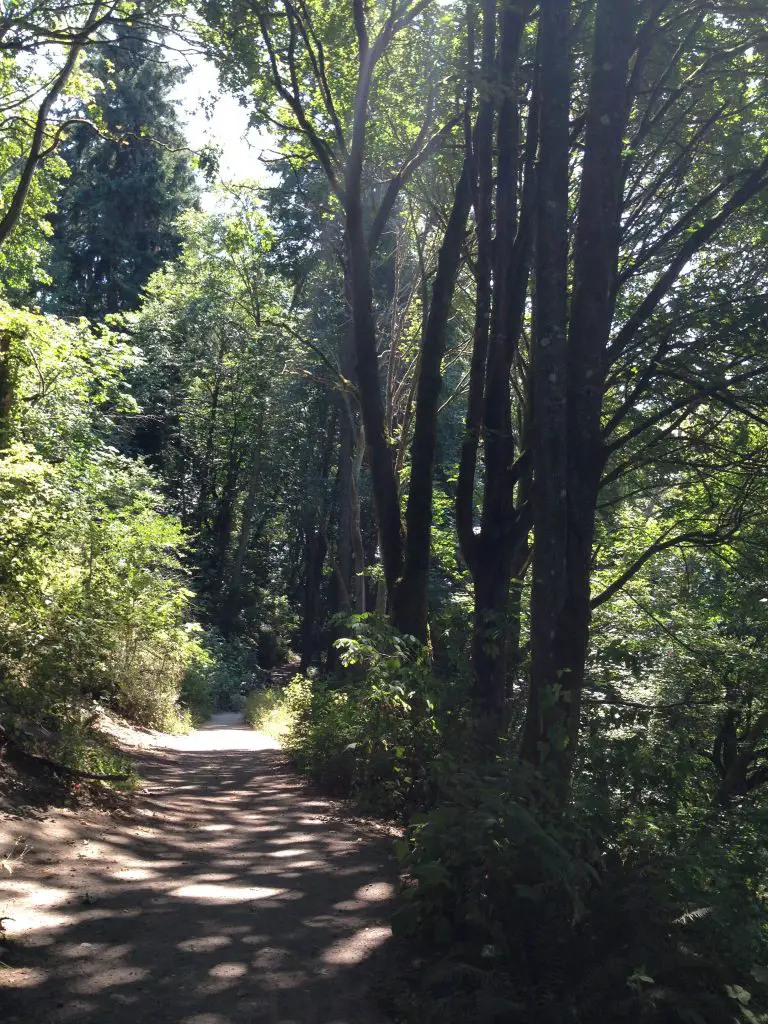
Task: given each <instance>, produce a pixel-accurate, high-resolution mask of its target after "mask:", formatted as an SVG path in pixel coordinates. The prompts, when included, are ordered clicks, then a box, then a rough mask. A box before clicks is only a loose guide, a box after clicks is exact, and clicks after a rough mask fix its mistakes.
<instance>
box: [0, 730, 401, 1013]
mask: <svg viewBox="0 0 768 1024" xmlns="http://www.w3.org/2000/svg"><path fill="white" fill-rule="evenodd" d="M173 744H174V749H173V750H161V749H150V750H143V751H140V752H139V753H138V755H137V757H136V761H137V767H138V770H139V771H140V773H141V775H142V777H143V779H144V780H145V786H146V788H145V792H144V794H143V796H142V797H141V798H140V800H139V802H138V807H137V808H136V810H135V812H132V814H131V815H130V817H123V818H115V817H110V816H108V815H106V814H103V813H99V812H89V813H88V814H87V815H83V814H78V813H66V812H62V813H58V812H57V813H56V814H55V815H54V816H51V817H49V818H45V819H42V820H37V821H31V822H30V821H23V822H22V821H17V822H10V821H0V829H2V833H3V835H2V838H1V839H0V855H2V854H3V852H4V847H3V846H2V844H3V843H6V844H7V843H8V842H12V841H13V840H15V839H16V838H17V837H18V836H20V835H22V834H23V836H24V841H25V842H27V843H28V844H29V847H30V849H29V851H28V853H27V855H26V856H25V857H24V858H23V860H22V861H21V862H20V863H19V864H18V866H17V867H16V869H15V870H14V872H13V874H10V875H9V874H5V875H4V876H3V877H0V916H8V917H10V918H12V920H10V921H6V927H7V928H8V934H9V937H10V939H11V940H12V946H11V949H10V952H9V953H8V954H5V955H3V956H0V960H3V959H8V960H9V961H10V966H9V967H8V968H6V969H0V1020H2V1021H3V1024H22V1022H23V1024H60V1022H61V1024H64V1022H77V1024H80V1022H83V1024H84V1022H88V1024H128V1022H130V1024H155V1022H157V1024H159V1022H178V1024H262V1022H263V1024H364V1022H371V1024H380V1022H381V1021H382V1015H381V1013H380V1011H379V1010H378V1009H377V1008H376V1006H375V1003H374V1001H373V1000H372V998H371V996H370V992H369V987H370V984H371V957H372V956H373V955H374V953H375V952H376V951H377V950H381V948H382V947H383V945H384V943H386V941H387V939H388V937H389V928H388V926H387V924H386V921H387V917H388V912H389V909H390V908H389V905H388V904H389V901H390V899H391V894H392V885H391V878H392V867H391V865H390V864H389V863H388V860H389V857H388V852H389V851H388V846H389V844H388V842H387V841H386V840H385V839H382V838H381V837H379V836H376V835H373V834H372V833H371V832H369V831H367V830H364V829H362V828H358V827H357V826H354V825H352V824H349V823H346V822H344V821H341V820H339V819H338V818H334V816H333V807H332V805H331V804H329V803H328V802H327V801H324V800H321V799H316V798H314V797H313V796H312V795H311V794H309V793H308V792H307V790H306V788H305V786H304V785H303V783H302V782H301V781H300V780H299V779H298V778H297V777H296V776H295V774H293V772H292V771H291V770H290V769H289V767H288V766H287V764H286V759H285V757H284V755H283V754H281V753H280V752H279V750H275V749H264V748H265V747H267V746H270V745H271V744H270V741H269V740H267V739H266V737H259V735H258V734H256V733H253V732H252V731H250V730H244V729H243V728H242V727H240V728H238V723H237V720H236V719H234V720H226V721H222V720H221V719H219V720H218V721H215V722H214V723H212V725H211V727H210V728H207V729H204V730H201V731H198V732H197V733H194V734H192V735H191V736H190V737H183V738H180V739H179V740H175V741H173ZM258 747H261V748H262V749H258ZM244 748H245V749H244ZM7 826H11V827H10V828H8V827H7ZM14 828H15V831H14ZM2 944H3V943H2V936H0V946H1V945H2Z"/></svg>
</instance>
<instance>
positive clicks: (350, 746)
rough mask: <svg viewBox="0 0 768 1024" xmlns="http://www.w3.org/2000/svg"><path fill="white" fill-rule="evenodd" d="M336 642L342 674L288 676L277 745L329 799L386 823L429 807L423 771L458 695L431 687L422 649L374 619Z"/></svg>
mask: <svg viewBox="0 0 768 1024" xmlns="http://www.w3.org/2000/svg"><path fill="white" fill-rule="evenodd" d="M346 628H347V631H348V632H349V634H350V635H348V636H347V637H344V638H342V639H340V640H338V641H337V642H336V647H337V650H338V651H339V656H340V661H341V665H342V667H341V669H340V671H339V672H338V673H337V674H336V675H333V676H329V677H326V678H320V677H317V678H306V677H300V676H297V677H296V678H295V679H294V680H293V682H292V683H291V684H290V685H289V686H288V687H287V688H286V691H285V706H286V709H287V712H288V714H289V716H290V718H291V720H292V722H293V725H292V728H291V731H290V733H289V734H288V735H287V737H286V746H287V748H288V749H289V750H290V751H291V752H292V754H293V756H294V758H295V760H296V762H297V764H298V766H299V768H300V769H301V770H303V771H305V772H306V773H307V774H309V775H310V776H311V777H312V778H313V779H314V780H315V781H317V782H318V783H320V784H321V785H322V786H324V787H325V788H326V789H328V790H329V791H331V792H333V793H335V794H337V795H340V796H352V797H354V798H355V799H356V801H357V802H358V803H360V804H361V805H363V806H365V807H367V808H368V809H371V810H375V811H378V812H381V813H384V814H387V815H390V816H397V817H404V816H407V814H408V813H409V812H410V811H412V810H414V809H415V808H418V807H422V806H424V805H425V803H427V802H429V800H430V787H431V780H430V773H429V766H430V763H431V762H432V760H433V759H434V757H435V756H436V755H437V753H438V751H439V750H440V749H441V747H442V745H443V743H444V742H445V738H446V736H447V735H448V734H449V733H450V730H451V728H452V727H453V724H454V723H455V721H456V719H457V718H458V717H459V714H460V708H461V698H462V696H463V691H462V689H461V687H456V688H455V689H453V688H452V687H451V686H450V685H447V684H446V685H443V684H442V683H441V682H439V681H438V680H436V679H435V676H434V674H433V672H432V667H431V664H430V661H429V658H428V656H427V653H426V651H424V650H423V649H422V648H420V647H419V646H418V645H417V644H416V643H415V641H413V639H412V638H408V637H403V636H400V635H399V634H397V633H396V632H395V631H394V630H393V629H392V628H391V627H390V626H389V625H388V624H387V623H386V622H385V621H383V620H382V619H381V618H379V617H377V616H376V615H361V616H355V617H354V618H352V619H350V620H348V621H347V623H346Z"/></svg>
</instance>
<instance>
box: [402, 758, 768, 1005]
mask: <svg viewBox="0 0 768 1024" xmlns="http://www.w3.org/2000/svg"><path fill="white" fill-rule="evenodd" d="M438 767H439V772H438V774H439V776H440V788H441V792H442V799H441V801H440V803H439V804H438V805H437V806H436V807H435V808H434V809H432V810H431V811H430V812H429V813H428V814H426V815H424V816H422V817H421V818H417V819H414V821H413V822H412V824H411V826H410V828H409V830H408V833H407V840H406V841H404V842H402V843H400V844H399V850H398V852H399V854H400V857H401V860H402V863H403V867H404V868H405V870H406V871H407V874H408V879H409V881H408V883H407V884H406V886H405V888H404V891H403V896H402V903H401V907H400V909H399V910H398V912H397V914H396V917H395V921H394V924H395V930H396V932H397V933H398V934H400V935H401V936H403V937H406V938H409V939H411V940H417V941H418V943H419V946H420V948H426V949H429V950H430V957H431V958H432V957H434V966H433V967H432V968H431V969H430V970H428V971H427V972H426V973H425V975H424V980H423V987H422V988H421V990H420V992H419V993H418V997H417V1005H418V1007H419V1011H418V1013H419V1017H420V1019H422V1020H423V1019H424V1018H425V1016H426V1018H427V1019H428V1020H435V1021H437V1020H442V1021H445V1020H446V1019H448V1020H451V1021H453V1020H456V1021H459V1020H483V1021H486V1020H488V1021H493V1020H499V1021H501V1020H504V1021H520V1024H523V1022H528V1021H531V1020H536V1021H542V1022H545V1024H548V1022H551V1024H559V1022H560V1021H563V1020H571V1021H575V1022H583V1024H587V1022H590V1021H594V1020H596V1019H600V1020H606V1021H611V1022H614V1021H615V1022H618V1021H624V1020H632V1021H647V1022H673V1021H676V1022H680V1024H683V1022H686V1021H696V1022H704V1024H721V1022H725V1021H736V1020H750V1021H753V1022H754V1021H757V1020H764V1019H765V1018H763V1017H761V1016H759V1015H758V1014H759V1011H758V1010H757V1005H758V1004H765V988H764V982H765V981H766V978H768V972H766V971H765V970H764V969H763V967H762V959H763V958H764V956H765V953H764V949H765V946H764V936H765V930H766V927H767V926H768V915H767V914H766V909H765V907H764V906H763V903H762V900H761V898H759V893H758V885H759V884H761V883H758V885H756V884H755V883H756V882H757V881H758V879H759V878H761V877H764V876H765V867H766V864H768V860H766V855H765V853H766V851H765V848H764V847H765V844H764V843H763V842H762V841H758V842H756V841H755V840H756V838H757V837H756V835H755V834H754V831H753V830H755V829H756V830H757V831H758V832H760V831H761V828H762V822H760V823H757V822H753V823H752V824H751V826H748V825H747V824H746V823H742V825H741V827H738V825H737V823H735V822H734V821H733V820H732V818H731V817H729V816H727V815H721V814H718V813H717V812H712V811H711V809H710V811H709V813H708V814H706V815H702V816H699V817H698V818H697V817H696V816H691V818H690V819H689V820H688V821H685V820H681V819H680V818H667V819H665V818H663V817H660V816H656V817H653V816H652V815H640V814H638V815H637V816H636V820H635V821H634V822H627V821H623V822H622V821H617V822H616V823H615V824H614V826H613V831H612V832H611V833H610V834H603V836H602V838H601V839H598V833H597V832H596V830H595V827H594V826H595V822H594V820H593V816H592V815H591V813H590V808H589V807H585V806H584V805H582V806H580V807H576V806H575V807H574V808H573V809H572V810H571V811H570V812H569V813H568V814H561V815H559V816H558V817H556V818H554V817H551V816H547V814H545V813H543V812H542V811H541V810H538V811H537V810H536V803H537V802H536V795H537V789H538V786H537V780H536V778H535V777H534V776H532V775H530V774H527V775H526V774H524V773H523V772H522V771H521V769H520V767H519V766H518V765H516V764H514V763H512V762H510V761H508V760H507V759H506V758H501V759H500V760H499V762H498V763H497V764H496V765H495V766H494V767H492V768H489V769H488V770H487V771H486V772H485V773H483V774H480V773H479V772H478V770H477V767H476V766H475V767H474V768H462V767H461V766H460V765H457V764H456V763H455V762H453V761H451V759H449V758H445V759H443V761H442V762H439V763H438ZM641 818H642V820H641Z"/></svg>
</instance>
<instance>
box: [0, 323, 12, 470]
mask: <svg viewBox="0 0 768 1024" xmlns="http://www.w3.org/2000/svg"><path fill="white" fill-rule="evenodd" d="M13 392H14V375H13V368H12V366H11V336H10V334H8V332H4V333H2V334H0V452H2V451H3V450H4V449H5V448H7V447H8V442H9V441H10V434H11V411H12V409H13Z"/></svg>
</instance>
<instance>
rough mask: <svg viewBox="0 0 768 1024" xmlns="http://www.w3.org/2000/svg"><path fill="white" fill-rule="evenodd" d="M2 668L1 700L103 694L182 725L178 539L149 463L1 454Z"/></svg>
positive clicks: (138, 715)
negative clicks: (30, 695)
mask: <svg viewBox="0 0 768 1024" xmlns="http://www.w3.org/2000/svg"><path fill="white" fill-rule="evenodd" d="M0 509H2V512H3V514H2V516H0V581H1V582H2V583H3V584H4V586H2V587H1V588H0V676H1V678H2V686H3V690H4V692H5V695H6V698H8V697H9V696H10V695H12V694H14V693H15V694H16V699H17V700H18V699H19V696H20V695H19V691H22V690H25V689H29V690H30V691H31V692H33V693H34V694H36V697H37V701H38V702H39V703H40V704H41V705H42V706H44V707H45V706H49V705H53V704H56V703H61V702H62V701H64V702H66V701H67V700H69V701H72V702H74V703H77V702H78V701H84V700H90V699H91V698H94V697H96V698H99V699H102V700H106V701H109V702H110V703H112V704H113V705H114V706H115V707H117V708H119V709H120V710H122V711H124V712H125V713H126V714H128V715H129V716H130V717H133V718H134V719H135V720H136V721H138V722H140V723H141V724H144V725H148V726H154V727H157V728H164V729H175V728H179V727H180V725H181V724H183V721H184V715H183V713H182V712H181V709H180V708H179V706H178V704H177V697H178V694H179V691H180V688H181V684H182V680H183V678H184V675H185V673H186V671H187V669H188V668H189V667H190V666H191V665H192V664H194V663H195V662H196V661H199V660H201V659H203V658H204V653H203V651H202V648H201V646H200V643H199V640H198V636H197V633H196V632H195V630H194V629H193V628H192V627H190V626H189V625H187V624H186V623H185V619H186V615H187V609H188V604H189V599H190V597H191V594H190V592H189V591H188V590H187V589H186V587H185V586H184V574H183V571H182V567H181V563H180V561H179V553H180V551H181V550H182V547H183V537H182V534H181V530H180V527H179V525H178V523H177V522H176V520H174V519H173V518H172V517H169V516H167V515H165V514H163V512H162V509H161V507H160V498H159V496H158V494H157V492H156V491H155V490H154V486H153V480H152V477H151V476H150V474H149V473H148V471H147V470H146V469H144V467H142V466H141V465H137V464H136V463H133V462H131V461H130V460H128V459H124V458H122V457H121V456H119V455H117V454H116V453H114V452H112V451H110V450H107V449H101V450H94V451H92V452H88V453H87V454H83V453H81V454H80V455H79V456H77V457H72V458H70V459H66V460H64V461H62V462H61V463H59V464H57V465H52V464H50V463H47V462H45V461H44V460H43V459H42V458H41V457H40V456H38V455H37V454H36V453H35V452H34V451H33V450H31V449H30V448H29V447H28V446H26V445H19V444H16V445H13V446H12V447H11V448H10V449H9V451H8V452H7V453H6V455H5V457H4V458H3V459H2V460H0Z"/></svg>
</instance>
